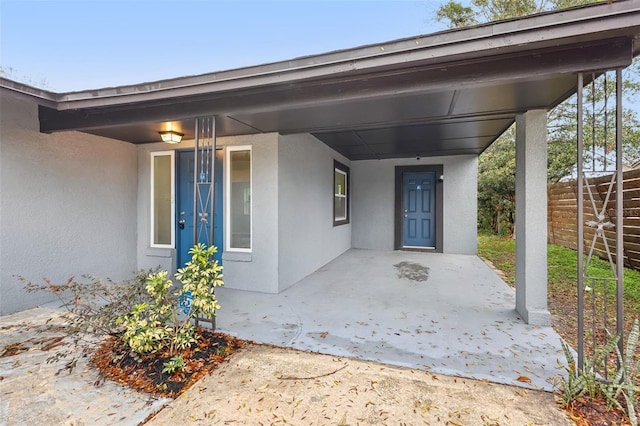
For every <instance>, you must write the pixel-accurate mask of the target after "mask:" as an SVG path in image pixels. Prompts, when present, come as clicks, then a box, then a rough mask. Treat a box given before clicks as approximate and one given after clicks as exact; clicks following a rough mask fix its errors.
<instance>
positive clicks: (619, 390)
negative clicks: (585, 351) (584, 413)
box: [603, 319, 640, 426]
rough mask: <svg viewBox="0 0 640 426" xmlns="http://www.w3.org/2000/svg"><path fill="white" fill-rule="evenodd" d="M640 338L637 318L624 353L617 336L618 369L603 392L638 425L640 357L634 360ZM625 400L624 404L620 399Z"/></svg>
mask: <svg viewBox="0 0 640 426" xmlns="http://www.w3.org/2000/svg"><path fill="white" fill-rule="evenodd" d="M639 339H640V322H639V321H638V319H636V320H635V321H634V323H633V327H632V328H631V333H629V337H628V339H627V345H626V348H625V351H624V354H622V353H620V349H619V348H618V345H617V342H618V340H619V338H618V337H617V336H616V338H615V342H616V345H614V350H615V352H616V358H617V360H618V366H619V367H618V371H617V373H616V375H615V377H614V378H613V380H612V381H611V383H605V384H603V392H604V394H605V396H606V398H607V401H608V403H609V404H610V406H611V405H615V406H617V407H618V408H620V409H621V410H624V411H625V413H626V414H627V416H629V419H630V420H631V425H632V426H638V414H640V413H637V408H638V396H640V384H639V383H638V381H637V378H638V377H640V359H637V360H634V358H633V357H634V354H636V353H637V352H636V351H637V350H638V340H639ZM621 397H622V399H623V400H624V406H623V405H622V404H621V403H620V399H621Z"/></svg>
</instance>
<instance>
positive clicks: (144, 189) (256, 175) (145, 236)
mask: <svg viewBox="0 0 640 426" xmlns="http://www.w3.org/2000/svg"><path fill="white" fill-rule="evenodd" d="M216 143H217V146H218V147H219V148H222V149H223V152H224V155H225V156H226V155H227V151H226V147H228V146H233V145H243V146H250V147H251V162H252V165H251V169H252V176H251V185H252V187H251V192H252V193H251V214H252V248H251V253H238V252H224V253H223V266H224V271H223V272H224V283H225V286H226V287H229V288H234V289H239V290H252V291H260V292H264V293H277V292H278V195H277V194H278V135H277V134H276V133H270V134H259V135H246V136H234V137H222V138H218V139H217V142H216ZM193 146H194V141H193V140H190V141H189V140H185V141H182V142H181V143H180V145H178V146H177V149H180V150H183V149H191V150H192V149H193ZM173 148H174V147H173V146H170V145H167V144H163V143H154V144H144V145H140V146H139V148H138V149H139V158H140V159H139V161H138V163H139V164H138V166H139V175H138V182H139V185H138V229H139V232H138V258H139V262H138V267H139V268H144V269H147V268H155V267H158V266H160V267H161V268H162V269H166V270H168V271H175V268H176V251H175V249H173V248H171V249H167V248H151V247H150V241H149V240H150V217H151V207H150V203H151V198H150V190H151V188H150V182H151V176H150V173H151V170H150V164H151V152H154V151H169V150H172V149H173ZM223 164H224V162H223ZM223 167H224V166H223ZM225 173H226V172H225V171H223V176H224V175H225ZM224 202H226V197H223V203H224ZM223 210H224V206H223ZM225 220H226V218H225ZM225 228H226V226H225ZM219 249H222V248H220V247H219Z"/></svg>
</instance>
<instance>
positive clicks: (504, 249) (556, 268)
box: [478, 234, 640, 314]
mask: <svg viewBox="0 0 640 426" xmlns="http://www.w3.org/2000/svg"><path fill="white" fill-rule="evenodd" d="M478 242H479V244H478V254H479V255H480V256H482V257H483V258H485V259H487V260H489V261H491V263H493V264H494V266H495V267H496V268H498V269H500V270H501V271H502V272H504V274H505V275H506V277H507V281H508V284H510V285H514V283H515V271H516V268H515V264H516V242H515V240H514V239H512V238H510V237H500V236H494V235H486V234H483V235H480V236H479V237H478ZM547 249H548V252H547V268H548V269H547V279H548V283H549V293H550V297H553V291H554V290H557V291H571V292H576V291H577V290H576V285H577V275H578V269H577V268H578V267H577V265H578V254H577V252H575V251H574V250H571V249H568V248H565V247H561V246H556V245H553V244H549V245H548V247H547ZM588 273H589V276H590V277H597V278H612V277H613V272H612V271H611V266H610V264H609V262H608V261H605V260H602V259H600V258H597V257H593V258H592V260H591V263H590V265H589V270H588ZM615 288H616V285H615V282H614V281H611V282H609V283H608V285H607V292H608V294H610V295H614V294H615ZM597 290H598V291H602V289H597ZM624 305H625V311H629V312H635V313H636V314H637V313H638V312H640V272H639V271H636V270H635V269H630V268H625V269H624Z"/></svg>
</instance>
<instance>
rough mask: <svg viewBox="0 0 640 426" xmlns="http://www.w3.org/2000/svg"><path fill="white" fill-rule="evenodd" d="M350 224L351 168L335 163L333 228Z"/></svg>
mask: <svg viewBox="0 0 640 426" xmlns="http://www.w3.org/2000/svg"><path fill="white" fill-rule="evenodd" d="M345 223H349V168H348V167H347V166H345V165H344V164H342V163H339V162H337V161H334V162H333V226H337V225H344V224H345Z"/></svg>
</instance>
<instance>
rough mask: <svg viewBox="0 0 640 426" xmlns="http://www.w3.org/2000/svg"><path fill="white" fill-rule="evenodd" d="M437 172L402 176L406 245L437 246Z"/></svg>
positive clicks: (403, 231) (403, 229) (403, 228)
mask: <svg viewBox="0 0 640 426" xmlns="http://www.w3.org/2000/svg"><path fill="white" fill-rule="evenodd" d="M435 185H436V174H435V172H419V173H404V174H403V176H402V211H403V217H404V218H403V221H402V234H403V246H404V247H435V246H436V221H435V218H436V214H435V212H436V210H435V202H436V188H435Z"/></svg>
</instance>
